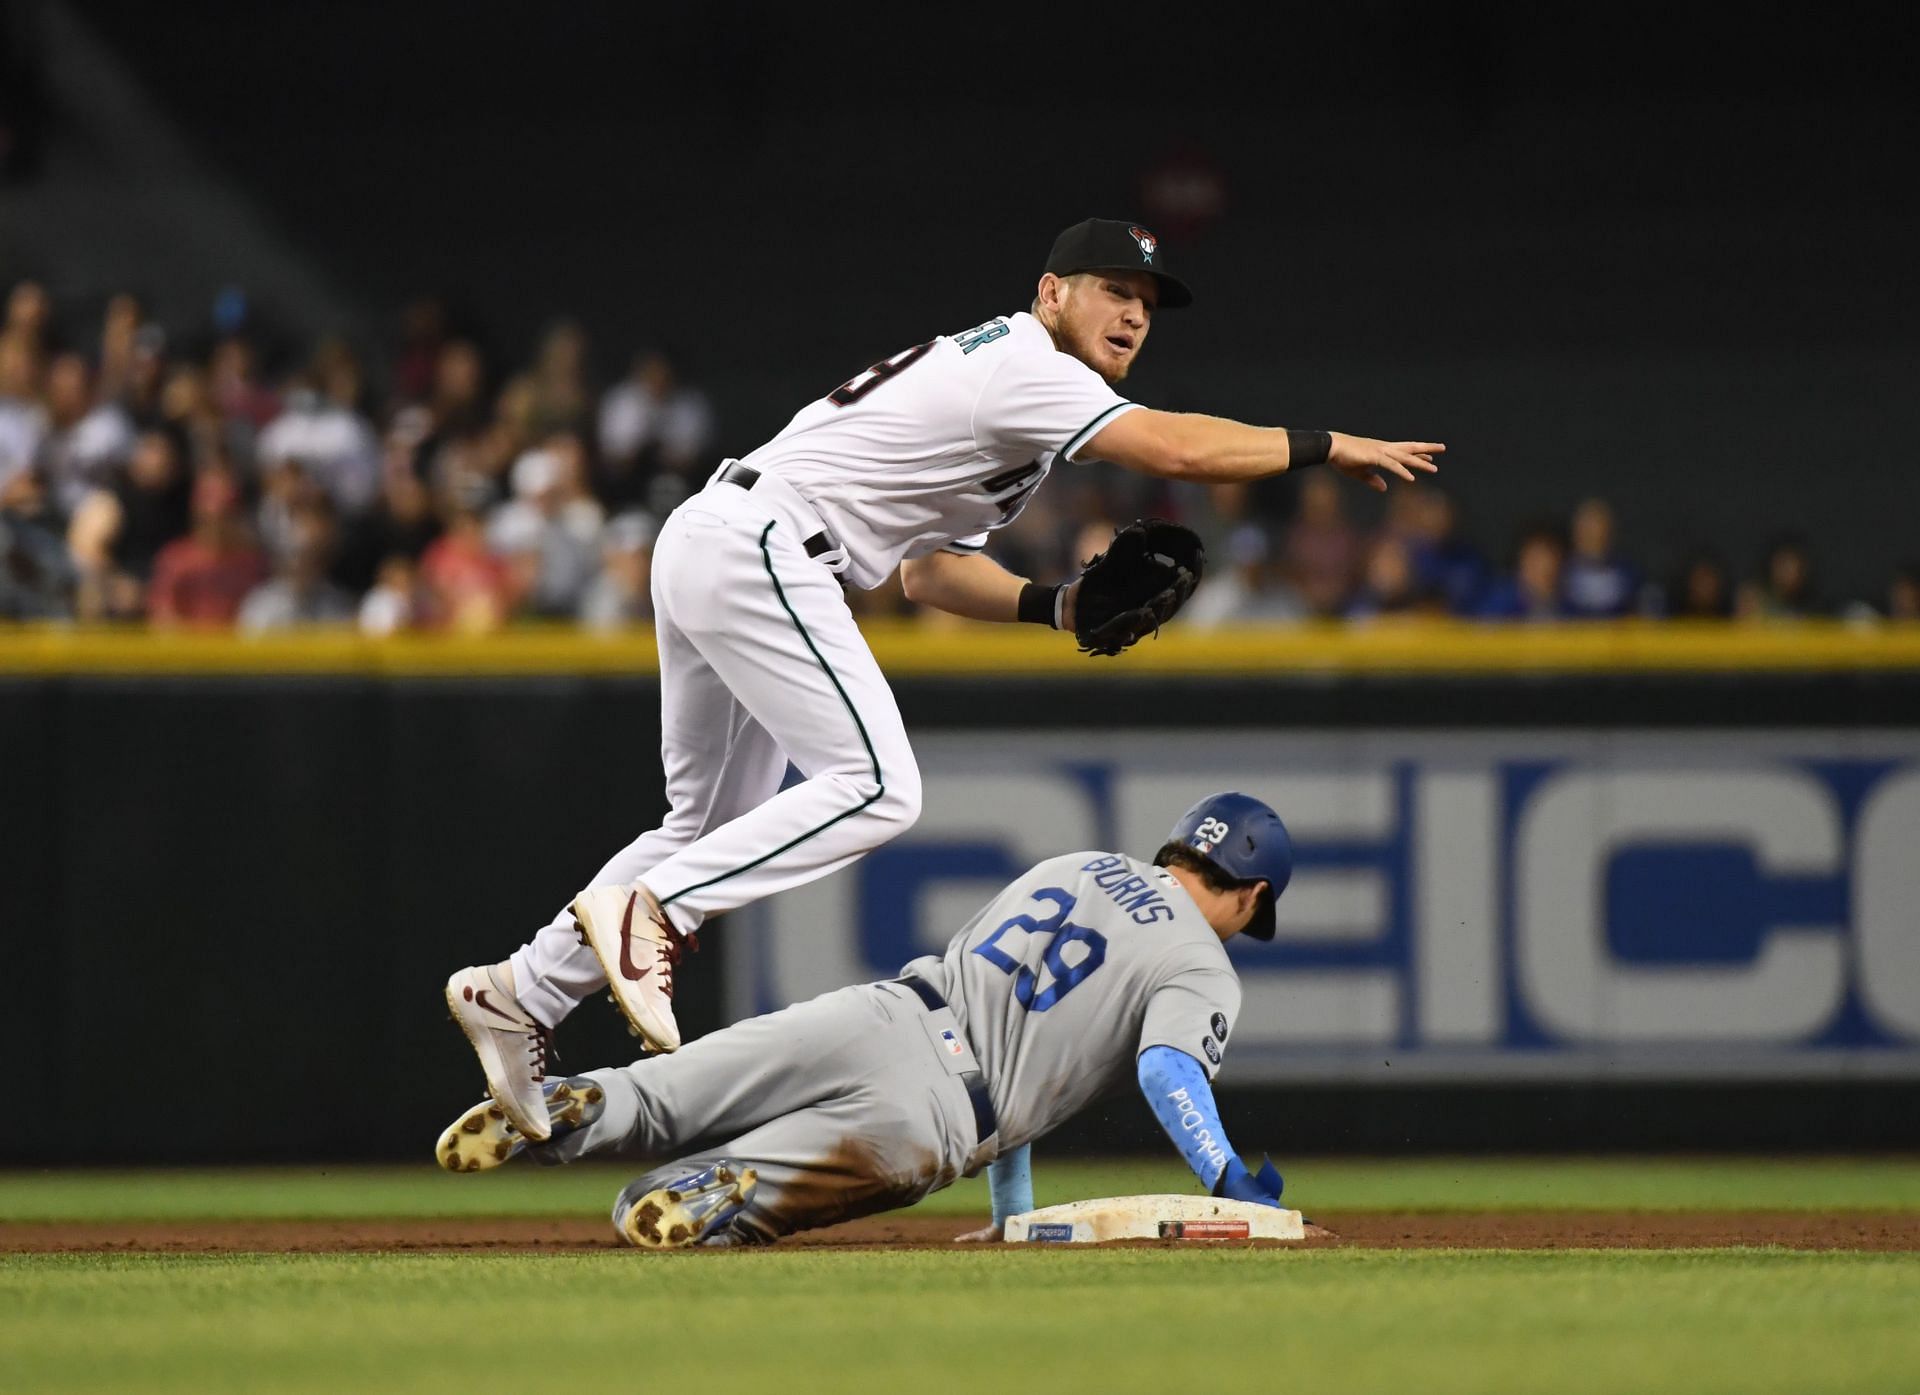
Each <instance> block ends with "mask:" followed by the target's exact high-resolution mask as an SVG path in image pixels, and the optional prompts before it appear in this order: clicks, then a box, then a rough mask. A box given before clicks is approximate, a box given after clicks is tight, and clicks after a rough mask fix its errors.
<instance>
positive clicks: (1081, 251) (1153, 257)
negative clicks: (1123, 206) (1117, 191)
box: [1045, 218, 1193, 310]
mask: <svg viewBox="0 0 1920 1395" xmlns="http://www.w3.org/2000/svg"><path fill="white" fill-rule="evenodd" d="M1045 269H1046V270H1047V271H1051V272H1052V273H1053V274H1054V275H1055V276H1071V275H1073V274H1074V273H1075V272H1079V271H1145V272H1149V273H1151V274H1152V276H1153V279H1154V280H1156V281H1158V282H1159V283H1160V308H1161V309H1162V310H1178V309H1179V308H1180V307H1181V306H1183V305H1191V304H1193V292H1192V291H1190V290H1188V289H1187V283H1186V282H1185V281H1182V280H1181V279H1180V278H1179V277H1178V276H1169V275H1168V274H1167V269H1166V263H1165V259H1164V257H1163V255H1162V253H1161V251H1160V239H1159V238H1157V237H1155V236H1154V235H1153V234H1152V233H1150V232H1148V231H1147V230H1146V229H1145V228H1143V227H1141V226H1140V225H1139V224H1138V223H1129V222H1127V221H1126V220H1125V219H1123V218H1089V219H1087V221H1086V222H1084V223H1075V224H1074V225H1073V226H1072V227H1070V228H1068V229H1067V230H1066V231H1065V232H1063V233H1061V234H1060V236H1058V237H1056V238H1055V239H1054V240H1053V251H1052V252H1050V253H1048V254H1047V265H1046V267H1045Z"/></svg>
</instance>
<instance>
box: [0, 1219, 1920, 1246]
mask: <svg viewBox="0 0 1920 1395" xmlns="http://www.w3.org/2000/svg"><path fill="white" fill-rule="evenodd" d="M1313 1220H1315V1221H1316V1222H1318V1223H1319V1224H1320V1225H1322V1226H1324V1227H1326V1228H1328V1229H1330V1230H1331V1231H1332V1232H1333V1236H1332V1237H1331V1238H1325V1239H1322V1238H1310V1239H1308V1240H1305V1241H1290V1242H1289V1241H1258V1242H1248V1241H1231V1242H1206V1241H1159V1240H1135V1241H1124V1242H1119V1243H1121V1244H1124V1245H1129V1246H1143V1247H1147V1248H1154V1249H1161V1248H1178V1247H1180V1246H1182V1245H1192V1244H1209V1243H1213V1244H1233V1245H1236V1246H1242V1247H1244V1246H1246V1245H1248V1244H1249V1243H1253V1244H1257V1245H1259V1246H1260V1247H1262V1248H1266V1247H1269V1246H1275V1247H1279V1248H1300V1247H1305V1248H1310V1249H1320V1248H1334V1249H1338V1248H1359V1249H1466V1250H1540V1249H1635V1250H1671V1249H1700V1248H1705V1249H1722V1248H1727V1247H1730V1246H1743V1245H1777V1246H1782V1247H1785V1248H1788V1249H1795V1250H1879V1251H1889V1250H1916V1251H1920V1213H1916V1212H1912V1211H1843V1212H1835V1213H1829V1214H1819V1213H1810V1212H1806V1211H1738V1212H1732V1211H1711V1212H1687V1211H1679V1212H1649V1211H1625V1212H1597V1211H1486V1212H1456V1213H1448V1212H1419V1213H1415V1212H1386V1211H1370V1212H1353V1213H1350V1214H1347V1215H1340V1214H1337V1213H1330V1214H1316V1215H1315V1216H1314V1217H1313ZM984 1223H985V1217H973V1218H969V1217H964V1216H914V1215H905V1216H880V1217H873V1218H869V1219H867V1220H860V1221H850V1222H848V1223H847V1224H845V1225H838V1226H833V1227H831V1228H829V1229H826V1230H818V1231H812V1232H808V1233H806V1234H802V1235H795V1236H790V1237H789V1238H787V1239H786V1240H783V1241H781V1242H780V1244H781V1248H782V1249H790V1248H793V1249H797V1248H808V1249H819V1248H841V1249H915V1250H924V1249H956V1248H966V1249H972V1248H975V1247H974V1246H957V1245H955V1243H954V1239H953V1237H954V1236H955V1235H958V1234H960V1233H962V1232H965V1231H969V1230H972V1229H973V1228H975V1227H976V1226H979V1225H982V1224H984ZM622 1248H625V1246H624V1245H622V1243H621V1242H620V1241H619V1240H618V1239H616V1238H615V1236H614V1235H613V1232H612V1227H611V1225H610V1223H608V1222H607V1221H605V1220H603V1219H600V1218H597V1217H566V1218H546V1217H508V1218H500V1219H487V1218H475V1217H461V1218H456V1219H447V1220H432V1219H422V1218H411V1217H410V1218H405V1219H388V1220H381V1219H369V1220H310V1221H288V1220H260V1221H246V1220H232V1221H99V1222H77V1221H11V1222H0V1252H7V1251H12V1252H16V1253H21V1252H25V1253H39V1254H48V1253H77V1252H93V1253H100V1252H115V1251H119V1252H127V1253H138V1252H163V1253H176V1254H194V1253H223V1252H242V1251H246V1252H269V1253H327V1252H342V1251H359V1252H379V1251H421V1250H478V1251H492V1252H499V1251H517V1250H525V1251H567V1250H600V1249H622ZM1019 1248H1021V1249H1022V1250H1027V1249H1035V1250H1045V1249H1049V1248H1051V1247H1049V1246H1021V1247H1019ZM700 1253H705V1254H709V1255H714V1254H725V1253H728V1252H727V1251H704V1252H700Z"/></svg>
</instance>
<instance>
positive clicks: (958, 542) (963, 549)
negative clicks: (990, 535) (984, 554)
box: [940, 533, 987, 557]
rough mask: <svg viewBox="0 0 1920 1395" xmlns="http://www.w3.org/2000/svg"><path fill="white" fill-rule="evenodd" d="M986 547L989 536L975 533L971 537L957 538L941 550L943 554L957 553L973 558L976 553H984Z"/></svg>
mask: <svg viewBox="0 0 1920 1395" xmlns="http://www.w3.org/2000/svg"><path fill="white" fill-rule="evenodd" d="M986 546H987V535H986V534H985V533H974V534H973V535H971V536H970V537H965V538H955V539H954V540H953V541H952V542H950V543H948V544H947V545H946V546H944V547H942V548H941V549H940V550H941V551H942V552H957V553H959V554H960V555H961V556H962V557H971V556H972V555H973V554H974V553H976V552H981V551H984V550H985V549H986Z"/></svg>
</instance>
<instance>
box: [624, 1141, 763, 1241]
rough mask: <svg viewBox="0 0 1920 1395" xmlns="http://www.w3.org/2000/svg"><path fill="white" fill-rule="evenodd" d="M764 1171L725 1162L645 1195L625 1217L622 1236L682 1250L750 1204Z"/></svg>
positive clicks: (712, 1231)
mask: <svg viewBox="0 0 1920 1395" xmlns="http://www.w3.org/2000/svg"><path fill="white" fill-rule="evenodd" d="M759 1181H760V1175H759V1174H758V1173H756V1172H755V1171H754V1170H753V1169H752V1168H750V1167H741V1166H740V1165H739V1164H738V1163H731V1162H726V1161H724V1160H723V1161H721V1162H717V1163H715V1164H713V1166H711V1167H708V1168H705V1169H703V1170H702V1171H699V1172H695V1173H691V1174H689V1175H688V1176H686V1177H682V1178H680V1179H679V1180H677V1181H675V1182H672V1183H670V1184H668V1185H667V1186H664V1187H657V1188H655V1189H654V1190H653V1191H650V1192H648V1193H647V1194H646V1195H645V1196H643V1197H641V1198H640V1199H639V1200H638V1201H636V1202H635V1203H634V1204H633V1205H632V1206H631V1207H629V1208H628V1209H627V1212H626V1214H624V1215H623V1216H621V1217H620V1234H621V1235H622V1236H623V1237H624V1238H625V1239H626V1241H627V1243H628V1244H630V1245H638V1246H639V1247H640V1248H641V1249H643V1250H680V1249H685V1248H687V1247H688V1246H690V1245H698V1244H700V1243H701V1242H703V1241H705V1240H706V1239H708V1237H710V1236H712V1235H714V1234H715V1233H716V1232H717V1231H719V1230H721V1229H722V1228H723V1227H725V1226H726V1224H727V1223H728V1222H729V1221H731V1220H732V1219H733V1218H734V1217H735V1216H737V1215H739V1214H740V1212H741V1210H742V1209H743V1208H744V1207H745V1206H746V1204H747V1203H748V1202H749V1201H751V1200H753V1189H754V1187H755V1186H756V1185H758V1183H759Z"/></svg>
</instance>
